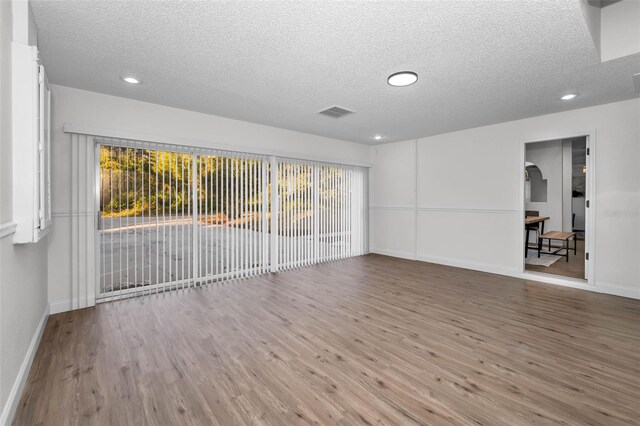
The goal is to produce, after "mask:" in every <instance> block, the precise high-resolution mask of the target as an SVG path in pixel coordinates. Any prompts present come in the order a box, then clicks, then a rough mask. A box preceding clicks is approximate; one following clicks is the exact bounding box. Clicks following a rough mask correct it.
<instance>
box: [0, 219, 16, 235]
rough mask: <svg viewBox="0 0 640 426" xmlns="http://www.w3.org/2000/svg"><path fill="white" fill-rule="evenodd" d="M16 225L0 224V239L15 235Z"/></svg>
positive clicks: (13, 223) (11, 223) (9, 223)
mask: <svg viewBox="0 0 640 426" xmlns="http://www.w3.org/2000/svg"><path fill="white" fill-rule="evenodd" d="M17 227H18V224H17V223H15V222H6V223H0V239H2V238H4V237H8V236H9V235H13V234H15V233H16V228H17Z"/></svg>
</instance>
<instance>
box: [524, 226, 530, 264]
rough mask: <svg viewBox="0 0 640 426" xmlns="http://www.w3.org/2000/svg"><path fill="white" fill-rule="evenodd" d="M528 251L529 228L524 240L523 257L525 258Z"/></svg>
mask: <svg viewBox="0 0 640 426" xmlns="http://www.w3.org/2000/svg"><path fill="white" fill-rule="evenodd" d="M528 251H529V228H527V238H525V240H524V257H525V259H526V257H527V252H528Z"/></svg>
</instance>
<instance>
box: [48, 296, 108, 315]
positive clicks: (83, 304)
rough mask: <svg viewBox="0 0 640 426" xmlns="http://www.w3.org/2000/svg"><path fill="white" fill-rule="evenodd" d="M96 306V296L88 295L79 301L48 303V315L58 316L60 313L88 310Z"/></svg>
mask: <svg viewBox="0 0 640 426" xmlns="http://www.w3.org/2000/svg"><path fill="white" fill-rule="evenodd" d="M95 305H96V296H95V295H90V296H89V297H88V298H84V297H83V298H82V299H80V300H78V299H73V300H59V301H56V302H51V303H49V314H51V315H53V314H59V313H61V312H68V311H72V310H74V309H83V308H89V307H91V306H95Z"/></svg>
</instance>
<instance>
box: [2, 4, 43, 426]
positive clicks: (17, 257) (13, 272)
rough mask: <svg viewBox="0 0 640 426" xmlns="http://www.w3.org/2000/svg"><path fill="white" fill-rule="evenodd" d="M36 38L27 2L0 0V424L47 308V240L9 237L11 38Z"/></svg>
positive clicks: (7, 416) (16, 394) (11, 406)
mask: <svg viewBox="0 0 640 426" xmlns="http://www.w3.org/2000/svg"><path fill="white" fill-rule="evenodd" d="M12 39H13V40H15V41H17V42H21V43H29V44H32V45H35V44H36V40H35V25H34V24H33V20H32V17H31V16H30V9H29V6H28V4H27V3H26V2H24V1H18V2H9V1H0V410H2V411H0V424H5V423H8V422H10V421H11V418H12V416H13V413H14V412H15V408H16V406H17V403H18V399H19V398H20V392H21V389H22V385H23V384H24V380H26V376H27V374H28V367H29V365H30V362H31V360H32V357H33V355H34V354H35V349H36V348H37V344H38V342H39V338H40V335H41V334H40V333H41V331H42V328H43V325H44V322H45V320H46V314H47V276H46V272H47V247H46V245H47V242H46V238H45V239H44V240H43V241H41V242H39V243H38V244H25V245H14V244H13V242H12V233H11V230H12V229H13V227H12V225H11V224H12V223H13V220H14V218H13V217H12V181H13V178H12V166H11V130H12V126H11V124H12V123H11V120H12V114H11V99H12V95H11V41H12Z"/></svg>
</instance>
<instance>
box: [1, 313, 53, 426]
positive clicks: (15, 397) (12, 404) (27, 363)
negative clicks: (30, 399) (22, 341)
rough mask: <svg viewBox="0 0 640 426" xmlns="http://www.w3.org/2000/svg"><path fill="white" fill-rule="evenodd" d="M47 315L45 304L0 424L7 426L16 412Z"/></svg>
mask: <svg viewBox="0 0 640 426" xmlns="http://www.w3.org/2000/svg"><path fill="white" fill-rule="evenodd" d="M48 317H49V306H47V307H46V308H45V310H44V312H43V313H42V318H40V322H39V323H38V327H37V328H36V332H35V333H34V335H33V337H32V338H31V343H30V344H29V348H28V349H27V353H26V354H25V356H24V360H23V361H22V365H21V366H20V370H19V371H18V375H17V376H16V380H15V382H14V383H13V386H12V387H11V391H10V392H9V396H8V397H7V402H6V403H5V405H4V407H3V408H2V415H1V416H0V425H1V426H9V425H10V424H11V422H12V421H13V416H14V415H15V414H16V410H17V408H18V404H19V403H20V397H21V396H22V390H23V389H24V385H25V383H26V382H27V377H28V376H29V370H31V364H32V363H33V359H34V358H35V356H36V352H37V351H38V346H40V339H41V338H42V333H43V332H44V327H45V325H46V324H47V318H48Z"/></svg>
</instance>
